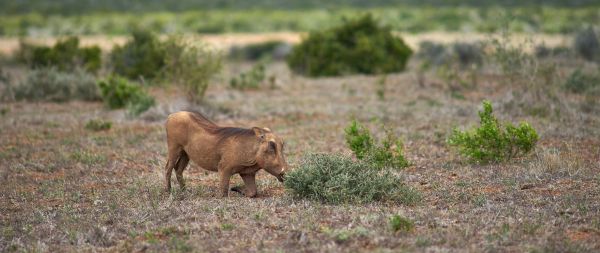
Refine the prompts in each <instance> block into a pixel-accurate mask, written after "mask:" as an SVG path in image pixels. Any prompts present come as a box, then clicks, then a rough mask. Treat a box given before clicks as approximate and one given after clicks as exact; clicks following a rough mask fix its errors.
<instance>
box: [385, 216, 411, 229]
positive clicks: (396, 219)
mask: <svg viewBox="0 0 600 253" xmlns="http://www.w3.org/2000/svg"><path fill="white" fill-rule="evenodd" d="M390 227H392V230H393V231H394V232H398V231H403V232H410V231H412V230H413V229H414V228H415V223H414V222H413V221H412V220H410V219H409V218H406V217H403V216H400V215H397V214H396V215H393V216H392V217H391V218H390Z"/></svg>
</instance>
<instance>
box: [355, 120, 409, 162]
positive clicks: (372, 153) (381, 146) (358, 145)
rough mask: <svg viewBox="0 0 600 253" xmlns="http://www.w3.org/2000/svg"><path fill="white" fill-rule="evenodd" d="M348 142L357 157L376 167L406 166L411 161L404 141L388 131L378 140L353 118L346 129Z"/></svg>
mask: <svg viewBox="0 0 600 253" xmlns="http://www.w3.org/2000/svg"><path fill="white" fill-rule="evenodd" d="M344 132H345V134H346V143H347V144H348V147H349V148H350V150H352V152H353V153H354V155H356V158H358V159H359V160H364V161H366V162H368V163H369V164H371V165H372V166H373V167H375V168H385V167H390V168H405V167H407V166H408V165H409V162H408V161H407V160H406V158H405V157H404V152H403V150H402V141H400V139H398V138H396V137H395V136H394V135H393V134H392V133H391V132H390V131H387V134H386V138H385V139H384V140H376V139H375V138H373V137H372V135H371V133H370V132H369V130H368V129H367V128H365V127H364V126H362V125H361V124H360V123H358V122H357V121H356V120H353V121H352V122H351V123H350V125H349V126H348V127H346V129H344Z"/></svg>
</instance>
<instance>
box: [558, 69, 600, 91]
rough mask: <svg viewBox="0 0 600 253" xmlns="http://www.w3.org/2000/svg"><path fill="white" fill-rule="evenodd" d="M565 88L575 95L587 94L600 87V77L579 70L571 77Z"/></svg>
mask: <svg viewBox="0 0 600 253" xmlns="http://www.w3.org/2000/svg"><path fill="white" fill-rule="evenodd" d="M564 87H565V89H567V90H568V91H570V92H573V93H585V92H587V91H591V90H594V89H596V88H597V87H600V76H598V75H592V74H586V73H584V72H582V71H581V70H579V69H578V70H575V71H573V73H571V75H569V77H568V78H567V80H566V81H565V84H564Z"/></svg>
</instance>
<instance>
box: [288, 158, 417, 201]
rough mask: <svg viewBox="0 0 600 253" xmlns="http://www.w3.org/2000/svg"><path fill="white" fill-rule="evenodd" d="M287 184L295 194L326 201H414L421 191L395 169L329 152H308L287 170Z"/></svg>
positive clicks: (300, 196) (298, 196)
mask: <svg viewBox="0 0 600 253" xmlns="http://www.w3.org/2000/svg"><path fill="white" fill-rule="evenodd" d="M284 185H285V187H286V188H287V189H288V190H289V192H290V193H291V194H292V195H293V196H294V197H296V198H306V199H310V200H314V201H321V202H324V203H331V204H339V203H369V202H374V201H392V202H397V203H402V204H415V203H417V202H418V201H419V200H420V198H421V197H420V194H419V193H418V192H417V191H415V190H414V189H412V188H410V187H408V186H406V185H405V184H404V182H403V180H402V178H401V177H400V176H399V175H397V174H396V173H394V171H393V170H392V169H375V168H373V167H371V165H370V164H368V163H366V162H363V161H357V162H355V161H352V159H351V158H349V157H344V156H341V155H328V154H310V155H307V156H305V157H304V158H303V159H302V161H301V163H300V166H299V167H298V169H296V170H293V171H291V172H289V173H288V174H286V180H285V181H284Z"/></svg>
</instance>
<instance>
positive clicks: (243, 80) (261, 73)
mask: <svg viewBox="0 0 600 253" xmlns="http://www.w3.org/2000/svg"><path fill="white" fill-rule="evenodd" d="M264 80H265V65H264V64H263V63H259V64H256V65H254V66H253V67H252V69H250V70H248V71H247V72H242V73H240V75H239V76H237V77H233V78H231V80H229V85H230V86H231V87H232V88H234V89H241V90H245V89H258V87H259V86H260V85H261V84H262V82H263V81H264Z"/></svg>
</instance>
